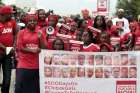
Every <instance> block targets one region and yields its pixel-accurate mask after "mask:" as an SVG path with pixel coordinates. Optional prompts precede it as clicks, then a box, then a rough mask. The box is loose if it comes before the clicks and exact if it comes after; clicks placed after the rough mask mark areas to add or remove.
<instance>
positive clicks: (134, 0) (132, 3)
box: [116, 0, 140, 18]
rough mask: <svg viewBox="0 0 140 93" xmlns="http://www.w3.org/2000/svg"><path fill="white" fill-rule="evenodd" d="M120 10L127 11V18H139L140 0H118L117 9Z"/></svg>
mask: <svg viewBox="0 0 140 93" xmlns="http://www.w3.org/2000/svg"><path fill="white" fill-rule="evenodd" d="M119 8H122V9H124V10H125V16H129V15H132V16H133V17H134V18H137V16H138V15H140V0H118V2H117V7H116V9H119Z"/></svg>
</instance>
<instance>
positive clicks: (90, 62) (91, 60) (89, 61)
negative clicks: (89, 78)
mask: <svg viewBox="0 0 140 93" xmlns="http://www.w3.org/2000/svg"><path fill="white" fill-rule="evenodd" d="M86 60H87V64H88V65H90V66H93V65H94V55H88V56H87V59H86Z"/></svg>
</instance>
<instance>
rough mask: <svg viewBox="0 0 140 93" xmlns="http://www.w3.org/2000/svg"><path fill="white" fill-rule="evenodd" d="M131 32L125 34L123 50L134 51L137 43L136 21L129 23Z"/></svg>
mask: <svg viewBox="0 0 140 93" xmlns="http://www.w3.org/2000/svg"><path fill="white" fill-rule="evenodd" d="M129 28H130V32H129V33H126V34H124V36H123V38H122V48H121V49H122V50H126V51H128V50H129V51H132V50H133V49H134V45H135V32H136V29H137V25H136V23H135V22H130V24H129Z"/></svg>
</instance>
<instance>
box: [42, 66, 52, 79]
mask: <svg viewBox="0 0 140 93" xmlns="http://www.w3.org/2000/svg"><path fill="white" fill-rule="evenodd" d="M44 74H45V77H52V76H53V68H52V67H45V68H44Z"/></svg>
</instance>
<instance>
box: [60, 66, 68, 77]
mask: <svg viewBox="0 0 140 93" xmlns="http://www.w3.org/2000/svg"><path fill="white" fill-rule="evenodd" d="M61 73H62V78H69V68H68V67H67V68H62V69H61Z"/></svg>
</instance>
